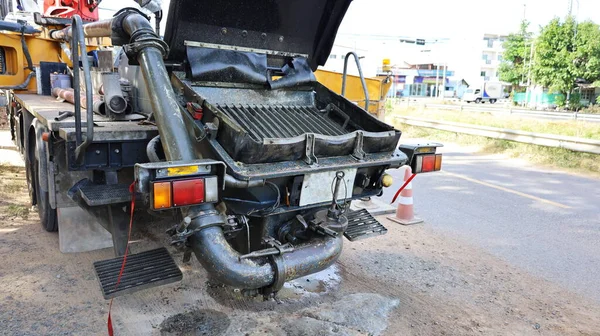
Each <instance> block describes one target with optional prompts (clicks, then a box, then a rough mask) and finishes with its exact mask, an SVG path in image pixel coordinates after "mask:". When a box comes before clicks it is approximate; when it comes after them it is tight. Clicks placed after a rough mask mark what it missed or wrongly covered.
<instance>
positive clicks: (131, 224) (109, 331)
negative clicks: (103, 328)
mask: <svg viewBox="0 0 600 336" xmlns="http://www.w3.org/2000/svg"><path fill="white" fill-rule="evenodd" d="M134 188H135V181H133V183H131V185H130V186H129V192H130V193H131V215H130V217H129V231H128V232H127V246H126V247H125V255H124V256H123V263H122V264H121V270H120V271H119V276H118V277H117V283H115V290H116V289H117V287H119V283H120V282H121V277H122V276H123V271H124V270H125V264H126V263H127V255H128V254H129V240H131V227H132V226H133V211H134V209H135V191H134ZM113 299H114V298H113ZM113 299H110V303H109V304H108V321H107V325H108V335H109V336H114V331H113V324H112V319H111V316H110V311H111V309H112V304H113Z"/></svg>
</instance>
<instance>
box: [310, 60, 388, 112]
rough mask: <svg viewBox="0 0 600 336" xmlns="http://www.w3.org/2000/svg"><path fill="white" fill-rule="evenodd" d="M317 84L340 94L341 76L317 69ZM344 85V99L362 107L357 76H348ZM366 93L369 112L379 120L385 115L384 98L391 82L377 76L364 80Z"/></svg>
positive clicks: (363, 99) (363, 95)
mask: <svg viewBox="0 0 600 336" xmlns="http://www.w3.org/2000/svg"><path fill="white" fill-rule="evenodd" d="M315 76H316V77H317V80H318V81H319V83H321V84H323V85H325V86H326V87H327V88H328V89H330V90H331V91H333V92H336V93H339V92H342V78H343V74H342V73H339V72H335V71H328V70H322V69H319V70H317V71H315ZM346 80H347V83H346V94H345V95H344V96H345V97H346V99H348V100H350V101H351V102H353V103H356V104H358V105H359V106H361V107H364V104H365V94H364V92H363V88H362V84H361V81H360V77H359V76H353V75H348V77H347V79H346ZM365 82H366V84H367V91H368V92H369V101H370V102H369V112H370V113H372V114H375V115H376V116H377V118H379V119H380V120H381V119H383V117H384V115H385V97H386V95H387V93H388V91H389V90H390V87H391V86H392V80H391V78H390V77H388V76H377V77H375V78H365Z"/></svg>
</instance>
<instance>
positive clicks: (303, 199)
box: [9, 0, 420, 298]
mask: <svg viewBox="0 0 600 336" xmlns="http://www.w3.org/2000/svg"><path fill="white" fill-rule="evenodd" d="M349 5H350V1H348V0H328V1H320V0H311V1H303V2H292V1H283V0H281V1H253V2H251V3H250V2H239V1H219V2H210V1H192V0H183V1H171V3H170V7H169V13H168V23H167V30H166V32H165V38H164V40H163V39H161V38H160V37H159V35H158V34H157V33H156V32H155V31H154V30H153V29H152V27H151V26H150V24H149V22H148V19H147V18H146V17H145V16H144V15H143V14H142V13H140V12H138V11H137V10H134V9H125V10H122V11H120V12H118V13H117V14H116V16H115V17H114V18H113V19H111V20H109V21H100V22H94V23H89V24H87V25H84V26H80V25H79V24H77V22H76V21H74V23H75V24H74V25H72V26H67V27H65V28H62V29H53V30H48V35H49V37H50V38H51V39H54V40H56V41H70V42H71V51H72V52H73V51H75V50H77V49H78V48H77V44H78V42H73V41H79V44H80V47H82V48H81V49H80V50H85V48H84V47H85V46H84V44H85V40H84V39H83V37H84V36H85V37H88V38H90V37H111V39H112V43H113V44H114V45H118V46H122V49H123V53H122V54H121V55H120V56H119V59H120V64H119V65H118V67H117V68H113V67H112V66H110V67H109V68H108V69H106V67H104V68H103V69H96V70H98V71H96V72H95V73H96V74H97V75H93V73H94V67H92V69H91V70H90V69H89V66H88V65H87V64H86V63H87V62H88V60H87V58H82V62H81V64H82V68H81V75H79V72H80V69H79V67H78V66H76V67H75V69H74V70H75V71H74V74H75V83H74V86H73V91H72V96H73V97H74V99H73V103H74V106H72V105H69V104H67V103H62V102H57V101H55V100H53V98H51V97H50V96H48V95H45V96H44V95H35V94H24V93H21V92H19V91H12V92H13V93H11V94H10V101H11V105H10V106H11V108H10V111H9V113H10V116H11V119H12V120H13V121H14V127H13V129H14V133H15V140H16V142H17V143H18V144H19V146H20V147H21V148H22V150H23V153H24V156H25V158H26V161H27V165H28V172H29V173H28V176H29V178H28V180H29V181H30V185H31V186H32V199H33V203H36V204H37V205H38V208H39V209H40V217H41V218H42V224H43V225H44V227H45V228H46V229H47V230H49V231H54V230H56V229H58V230H60V234H61V235H62V234H67V233H68V232H63V231H64V230H63V229H62V225H67V223H69V222H70V223H73V221H74V218H73V217H72V214H73V213H74V212H72V209H74V207H76V209H79V211H83V212H84V213H85V214H86V216H88V217H87V218H88V219H91V221H95V222H97V223H99V224H100V225H102V226H103V227H104V228H105V229H106V230H107V231H108V232H110V234H111V237H112V242H113V246H114V250H115V253H116V255H117V256H123V255H124V254H125V253H126V252H127V244H128V233H130V230H131V228H132V226H133V228H136V227H140V226H143V225H145V223H144V222H137V221H135V220H134V219H135V217H134V213H133V207H135V208H136V209H146V210H149V211H151V212H152V213H155V214H157V215H161V216H162V217H165V216H166V217H168V218H172V223H171V224H172V225H171V226H170V227H169V228H168V230H167V232H168V234H169V235H170V237H171V242H172V245H173V246H174V247H175V248H177V249H180V250H181V251H183V252H184V259H185V260H189V258H190V257H191V255H192V254H195V256H196V257H197V259H198V260H199V261H200V262H201V263H202V265H203V266H204V267H205V268H206V269H207V271H208V273H209V274H210V275H211V276H212V277H213V278H214V279H215V280H217V281H219V282H221V283H224V284H227V285H230V286H232V287H235V288H240V289H243V290H246V291H248V292H252V293H261V294H263V295H266V296H268V295H272V294H274V293H276V292H277V291H278V290H279V289H280V288H281V287H282V286H283V284H284V283H285V282H286V281H289V280H292V279H295V278H298V277H302V276H305V275H309V274H312V273H315V272H318V271H320V270H323V269H325V268H327V267H329V266H330V265H332V264H333V263H335V261H336V260H337V258H338V257H339V255H340V253H341V251H342V245H343V243H342V241H343V237H344V236H345V237H346V238H348V239H349V240H357V239H361V238H367V237H370V236H373V235H378V234H383V233H385V232H386V230H385V228H384V227H383V226H382V225H381V224H380V223H378V222H377V221H376V220H375V219H374V218H372V217H371V216H369V215H368V214H367V215H364V214H363V213H361V215H360V216H359V215H358V214H356V213H353V212H351V211H350V210H349V204H350V202H351V201H352V200H355V199H360V198H365V197H376V196H379V195H381V194H382V189H383V188H384V182H383V181H384V177H385V176H386V170H387V169H392V168H398V167H400V166H402V165H404V164H410V163H411V162H409V157H411V160H410V161H413V160H415V159H416V157H418V156H419V154H420V153H419V150H418V146H417V147H414V148H411V149H409V150H406V148H405V149H404V150H403V151H400V150H398V141H399V139H400V136H401V132H400V131H399V130H396V129H394V128H393V127H391V126H389V125H387V124H385V123H383V122H381V121H379V120H378V119H377V118H375V117H374V116H372V115H371V114H369V113H368V112H367V111H365V110H363V109H362V108H360V107H359V106H357V105H355V104H353V103H351V102H350V101H348V100H346V99H345V98H344V97H342V96H340V95H338V94H336V93H334V92H332V91H330V90H329V89H327V88H326V87H324V86H323V85H321V84H320V83H318V82H317V81H316V79H315V76H314V73H313V71H315V70H316V68H317V66H319V65H322V64H324V62H325V60H326V59H327V58H328V55H329V52H330V50H331V47H332V45H333V41H334V38H335V34H336V32H337V28H338V26H339V24H340V22H341V20H342V18H343V16H344V14H345V12H346V10H347V8H348V6H349ZM57 43H58V42H57ZM74 56H75V61H74V62H73V64H76V65H78V64H79V61H78V60H77V58H78V55H77V52H75V53H74ZM56 64H59V63H56ZM92 65H96V64H92ZM57 66H58V65H57ZM64 66H66V65H64ZM98 67H99V68H101V67H100V64H98ZM79 76H81V78H79ZM115 80H116V83H117V84H115ZM79 82H81V83H82V84H81V85H80V83H79ZM92 82H97V83H101V84H102V88H103V90H100V91H99V90H97V86H96V87H95V88H93V87H92ZM83 83H84V84H85V85H83ZM82 86H83V87H85V88H86V90H85V91H86V92H85V93H84V92H83V91H82V92H79V91H81V89H79V88H80V87H82ZM115 86H116V87H117V88H118V89H117V90H116V91H115V90H114V87H115ZM111 88H112V89H111ZM55 91H56V90H55ZM92 91H93V92H92ZM96 91H98V92H97V93H98V94H99V95H101V99H100V100H96V98H95V97H94V95H93V94H92V93H96ZM56 94H59V95H60V94H64V92H62V91H56ZM81 96H83V98H85V99H81V100H80V99H78V98H79V97H81ZM121 96H123V97H125V104H126V105H121V104H122V103H123V101H121V100H120V99H119V98H118V97H121ZM115 97H117V99H116V100H113V98H115ZM82 104H83V105H82ZM102 104H104V105H102ZM127 104H130V105H131V106H129V108H127ZM101 106H103V107H101ZM82 107H85V108H86V110H85V112H82ZM388 179H389V177H388ZM387 185H388V186H389V184H387ZM83 244H86V243H85V242H84V243H83ZM90 244H91V243H90ZM61 248H62V246H61ZM122 263H123V258H122V257H120V258H116V259H113V260H108V261H104V262H99V263H96V265H95V268H96V272H97V275H98V278H99V280H100V282H101V286H102V289H103V293H104V295H105V297H106V298H110V297H114V296H116V295H120V294H124V293H128V292H131V291H135V290H139V289H143V288H147V287H152V286H156V285H161V284H165V283H170V282H173V281H176V280H179V279H181V272H180V271H179V269H178V268H177V267H176V266H174V263H173V260H172V258H171V257H170V256H169V254H168V253H167V252H166V250H164V249H160V250H153V251H147V252H142V253H140V254H139V255H132V256H131V257H130V258H128V261H127V266H126V267H127V268H126V272H125V274H126V275H127V277H126V279H125V283H126V285H123V286H121V287H119V288H115V286H114V283H115V281H116V279H117V276H118V273H119V272H118V270H119V268H120V266H121V264H122ZM128 270H129V271H128Z"/></svg>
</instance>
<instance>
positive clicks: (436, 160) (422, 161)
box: [398, 143, 444, 174]
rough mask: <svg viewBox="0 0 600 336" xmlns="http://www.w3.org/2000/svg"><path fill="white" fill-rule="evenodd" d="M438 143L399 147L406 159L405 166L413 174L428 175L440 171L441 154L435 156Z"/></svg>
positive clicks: (439, 145) (440, 145)
mask: <svg viewBox="0 0 600 336" xmlns="http://www.w3.org/2000/svg"><path fill="white" fill-rule="evenodd" d="M443 146H444V145H442V144H439V143H426V144H415V145H401V146H400V147H399V148H398V149H400V150H401V151H402V152H403V153H404V154H406V156H407V157H408V162H407V164H408V165H410V166H411V168H412V171H413V173H414V174H419V173H429V172H435V171H440V170H442V154H437V153H436V152H437V149H438V147H443Z"/></svg>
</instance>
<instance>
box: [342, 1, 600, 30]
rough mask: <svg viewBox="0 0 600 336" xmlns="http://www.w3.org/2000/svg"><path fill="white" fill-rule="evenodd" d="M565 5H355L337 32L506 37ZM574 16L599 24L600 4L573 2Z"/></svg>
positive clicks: (564, 9) (534, 27)
mask: <svg viewBox="0 0 600 336" xmlns="http://www.w3.org/2000/svg"><path fill="white" fill-rule="evenodd" d="M524 4H525V5H526V7H524ZM568 5H569V0H495V1H492V0H454V1H451V0H421V1H414V0H354V1H353V3H352V4H351V5H350V8H349V10H348V12H347V14H346V17H345V18H344V21H343V22H342V26H341V27H340V30H339V33H340V34H344V35H346V34H360V35H393V36H407V37H422V38H459V37H463V36H465V35H482V34H483V33H497V34H507V33H510V32H513V31H515V30H517V29H518V27H519V23H520V21H521V20H522V19H523V17H525V18H526V19H527V20H529V21H531V23H532V24H531V26H530V27H531V30H532V31H534V32H538V31H539V27H540V25H545V24H546V23H547V22H548V21H550V20H551V19H552V18H554V17H556V16H558V17H561V18H562V17H565V15H566V13H567V10H568ZM524 9H525V11H524ZM524 12H525V13H524ZM524 14H525V16H524ZM573 14H574V15H577V17H578V19H579V20H588V19H590V20H592V21H594V22H596V23H600V1H599V0H573Z"/></svg>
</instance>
